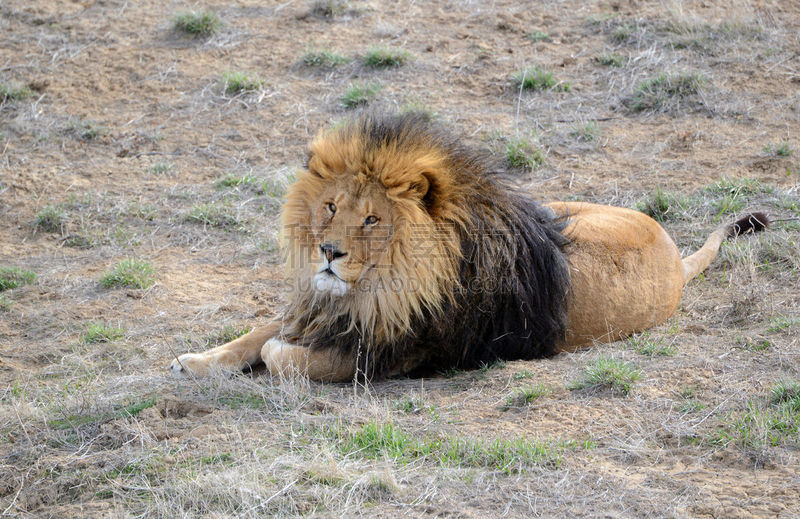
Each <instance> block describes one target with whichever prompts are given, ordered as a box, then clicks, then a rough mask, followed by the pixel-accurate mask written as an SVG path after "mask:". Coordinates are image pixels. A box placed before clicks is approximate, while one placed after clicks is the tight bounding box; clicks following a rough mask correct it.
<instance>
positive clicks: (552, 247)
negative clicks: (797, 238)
mask: <svg viewBox="0 0 800 519" xmlns="http://www.w3.org/2000/svg"><path fill="white" fill-rule="evenodd" d="M767 223H768V222H767V218H766V217H765V216H764V215H763V214H761V213H753V214H752V215H749V216H747V217H745V218H743V219H741V220H739V221H737V222H736V223H734V224H729V225H725V226H722V227H719V228H718V229H716V230H715V231H714V232H712V233H711V235H710V237H709V238H708V239H707V241H706V242H705V244H704V245H703V246H702V247H701V248H700V249H699V250H698V251H696V252H695V253H693V254H691V255H690V256H688V257H686V258H684V259H681V256H680V253H679V251H678V249H677V247H676V246H675V244H674V243H673V241H672V239H671V238H670V237H669V235H668V234H667V233H666V232H665V231H664V229H663V228H662V227H661V226H660V225H659V224H658V223H657V222H656V221H655V220H653V219H652V218H650V217H649V216H647V215H645V214H643V213H641V212H638V211H634V210H630V209H624V208H620V207H612V206H605V205H597V204H592V203H584V202H553V203H549V204H540V203H537V202H536V201H534V200H533V199H532V198H531V197H530V196H529V195H528V194H526V193H524V192H521V191H520V190H518V189H516V188H513V187H511V185H510V183H509V182H507V181H506V180H505V177H504V176H503V173H502V171H501V170H499V169H497V168H495V167H493V164H492V162H491V160H490V158H489V156H488V155H487V154H486V153H481V152H479V151H476V150H473V149H470V148H468V147H466V146H464V145H463V144H462V143H461V141H460V140H459V139H457V138H456V137H454V136H453V135H451V134H450V133H448V132H447V131H445V130H444V129H442V128H441V127H439V126H437V125H436V124H434V123H433V122H431V121H430V120H429V118H427V117H426V116H424V115H423V114H419V113H406V114H402V115H396V114H382V113H377V112H367V113H364V114H362V115H360V116H358V117H355V118H354V119H353V120H351V121H350V122H349V123H347V124H345V125H343V126H340V127H337V128H334V129H332V130H329V131H327V132H323V133H320V134H319V135H318V136H317V137H316V138H315V139H314V140H313V141H312V142H311V144H310V146H309V150H308V161H307V164H306V167H305V168H303V169H302V170H301V171H299V172H298V175H297V180H296V181H295V182H294V183H293V184H292V186H291V187H290V189H289V191H288V194H287V197H286V202H285V204H284V206H283V209H282V213H281V226H282V229H283V231H282V245H283V248H284V250H285V254H286V267H287V275H288V280H289V281H290V285H291V289H290V291H289V297H288V302H287V304H286V306H285V309H284V310H283V311H282V313H281V315H280V316H279V317H278V318H276V319H275V320H273V321H272V322H270V323H269V324H267V325H266V326H263V327H261V328H257V329H255V330H253V331H252V332H250V333H248V334H246V335H244V336H242V337H240V338H238V339H236V340H234V341H232V342H229V343H227V344H224V345H222V346H219V347H216V348H213V349H211V350H209V351H207V352H203V353H186V354H184V355H181V356H180V357H178V358H176V359H174V360H173V362H172V364H171V366H170V369H171V370H172V371H173V372H191V373H193V374H196V375H205V374H207V373H209V372H210V371H211V370H213V369H218V368H225V369H235V370H240V369H245V368H246V367H248V366H252V365H256V364H259V363H261V362H263V363H264V364H266V367H267V369H268V370H269V372H270V373H271V374H274V375H280V376H288V375H292V374H298V373H299V374H301V375H303V376H307V377H309V378H311V379H314V380H318V381H327V382H342V381H347V380H351V379H353V378H354V377H361V378H365V379H370V380H377V379H382V378H387V377H396V376H412V377H413V376H418V375H425V374H429V373H435V372H440V371H444V370H447V369H452V368H456V369H470V368H475V367H477V366H479V365H481V363H491V362H493V361H495V360H499V359H502V360H517V359H533V358H541V357H548V356H551V355H554V354H556V353H558V352H562V351H573V350H575V349H577V348H580V347H583V346H588V345H591V344H595V343H598V342H610V341H616V340H619V339H622V338H624V337H627V336H629V335H631V334H633V333H636V332H640V331H643V330H645V329H647V328H650V327H652V326H655V325H658V324H660V323H663V322H664V321H666V320H667V319H668V318H669V317H670V316H672V315H673V314H674V312H675V311H676V309H677V307H678V304H679V301H680V298H681V292H682V290H683V287H684V286H685V285H686V283H688V282H689V281H690V280H691V279H692V278H694V277H695V276H696V275H697V274H699V273H700V272H702V271H703V270H704V269H705V268H706V267H707V266H708V265H709V264H710V263H711V262H712V261H713V260H714V258H715V257H716V255H717V252H718V250H719V248H720V245H721V244H722V242H723V241H724V240H725V239H726V238H728V237H731V236H736V235H739V234H743V233H745V232H751V231H752V232H754V231H759V230H761V229H763V228H764V227H765V226H766V225H767Z"/></svg>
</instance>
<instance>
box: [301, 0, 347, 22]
mask: <svg viewBox="0 0 800 519" xmlns="http://www.w3.org/2000/svg"><path fill="white" fill-rule="evenodd" d="M347 10H348V2H347V1H346V0H314V1H313V2H312V3H311V9H309V13H310V14H312V15H314V16H318V17H320V18H333V17H335V16H341V15H343V14H345V13H347Z"/></svg>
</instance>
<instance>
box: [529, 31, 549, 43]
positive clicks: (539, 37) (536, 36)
mask: <svg viewBox="0 0 800 519" xmlns="http://www.w3.org/2000/svg"><path fill="white" fill-rule="evenodd" d="M525 37H526V38H528V39H529V40H531V41H532V42H534V43H535V42H537V41H548V40H549V39H550V35H549V34H547V33H546V32H543V31H538V30H534V31H531V32H530V33H528V35H527V36H525Z"/></svg>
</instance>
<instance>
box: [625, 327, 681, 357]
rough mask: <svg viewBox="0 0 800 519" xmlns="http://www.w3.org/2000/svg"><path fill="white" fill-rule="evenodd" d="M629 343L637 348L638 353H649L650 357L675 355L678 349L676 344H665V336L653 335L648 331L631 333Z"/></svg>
mask: <svg viewBox="0 0 800 519" xmlns="http://www.w3.org/2000/svg"><path fill="white" fill-rule="evenodd" d="M628 344H629V345H630V346H631V347H632V348H633V349H635V350H636V352H637V353H640V354H642V355H647V356H648V357H653V356H663V357H671V356H673V355H675V351H676V348H675V346H672V345H669V344H664V338H663V337H653V336H652V335H650V332H648V331H644V332H642V333H638V334H636V335H631V336H630V337H628Z"/></svg>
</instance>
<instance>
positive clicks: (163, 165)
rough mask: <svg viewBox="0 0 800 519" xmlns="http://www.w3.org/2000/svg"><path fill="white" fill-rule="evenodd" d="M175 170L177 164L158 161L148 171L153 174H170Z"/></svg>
mask: <svg viewBox="0 0 800 519" xmlns="http://www.w3.org/2000/svg"><path fill="white" fill-rule="evenodd" d="M174 171H175V166H174V165H173V164H171V163H169V162H156V163H155V164H153V165H152V166H150V167H149V168H147V172H148V173H150V174H151V175H169V174H172V173H173V172H174Z"/></svg>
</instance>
